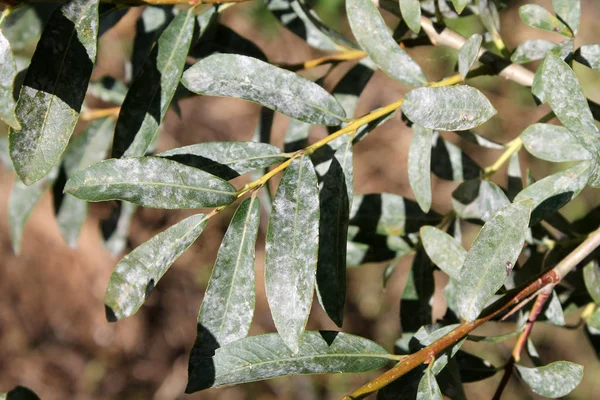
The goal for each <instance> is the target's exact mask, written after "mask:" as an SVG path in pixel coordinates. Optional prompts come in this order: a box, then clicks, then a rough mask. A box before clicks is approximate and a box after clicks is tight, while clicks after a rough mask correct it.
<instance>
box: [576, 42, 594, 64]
mask: <svg viewBox="0 0 600 400" xmlns="http://www.w3.org/2000/svg"><path fill="white" fill-rule="evenodd" d="M575 60H577V61H578V62H580V63H582V64H583V65H587V66H588V67H590V68H592V69H595V70H596V71H600V44H586V45H583V46H581V47H580V48H579V49H577V52H576V53H575Z"/></svg>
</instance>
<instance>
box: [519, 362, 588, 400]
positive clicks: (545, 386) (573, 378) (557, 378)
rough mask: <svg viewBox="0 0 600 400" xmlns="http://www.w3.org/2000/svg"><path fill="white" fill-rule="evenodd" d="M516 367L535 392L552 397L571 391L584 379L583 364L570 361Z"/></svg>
mask: <svg viewBox="0 0 600 400" xmlns="http://www.w3.org/2000/svg"><path fill="white" fill-rule="evenodd" d="M516 367H517V370H518V371H519V375H521V378H522V379H523V380H524V381H525V383H527V384H528V385H529V387H531V389H532V390H533V391H534V392H535V393H537V394H539V395H542V396H544V397H549V398H551V399H556V398H558V397H562V396H566V395H567V394H569V393H571V391H572V390H573V389H575V388H576V387H577V386H578V385H579V383H581V380H582V379H583V366H581V365H579V364H575V363H572V362H568V361H557V362H553V363H551V364H548V365H545V366H543V367H538V368H527V367H524V366H522V365H516Z"/></svg>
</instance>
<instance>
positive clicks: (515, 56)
mask: <svg viewBox="0 0 600 400" xmlns="http://www.w3.org/2000/svg"><path fill="white" fill-rule="evenodd" d="M556 47H558V44H557V43H554V42H551V41H549V40H543V39H532V40H526V41H525V42H523V43H521V44H519V45H518V46H517V48H516V49H515V51H514V52H513V53H512V54H511V56H510V61H512V62H514V63H516V64H523V63H527V62H530V61H535V60H541V59H542V58H544V57H546V54H547V53H548V52H549V51H550V50H553V49H555V48H556Z"/></svg>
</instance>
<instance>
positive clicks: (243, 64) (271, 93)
mask: <svg viewBox="0 0 600 400" xmlns="http://www.w3.org/2000/svg"><path fill="white" fill-rule="evenodd" d="M181 82H182V83H183V85H184V86H185V87H186V88H188V89H189V90H190V91H192V92H194V93H198V94H204V95H209V96H224V97H235V98H239V99H244V100H250V101H253V102H255V103H258V104H261V105H263V106H265V107H268V108H270V109H273V110H275V111H279V112H280V113H282V114H286V115H288V116H290V117H292V118H296V119H299V120H301V121H304V122H308V123H311V124H320V125H339V124H341V123H342V121H343V120H345V118H346V115H345V113H344V109H343V108H342V106H341V105H340V104H339V103H338V102H337V101H336V100H335V98H334V97H333V96H332V95H331V94H329V93H328V92H327V91H326V90H325V89H323V88H322V87H321V86H319V85H317V84H316V83H314V82H311V81H309V80H308V79H306V78H303V77H301V76H300V75H298V74H295V73H293V72H290V71H286V70H283V69H281V68H278V67H275V66H273V65H271V64H268V63H266V62H264V61H260V60H257V59H255V58H252V57H246V56H242V55H238V54H215V55H212V56H209V57H207V58H204V59H202V60H200V61H199V62H197V63H196V64H194V65H193V66H192V67H191V68H190V69H188V70H187V71H186V72H185V73H184V74H183V79H182V80H181Z"/></svg>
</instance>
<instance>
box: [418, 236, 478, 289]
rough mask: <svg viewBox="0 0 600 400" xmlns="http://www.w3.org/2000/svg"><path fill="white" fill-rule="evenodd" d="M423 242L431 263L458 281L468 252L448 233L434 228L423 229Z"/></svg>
mask: <svg viewBox="0 0 600 400" xmlns="http://www.w3.org/2000/svg"><path fill="white" fill-rule="evenodd" d="M421 241H422V242H423V247H425V251H426V252H427V255H428V256H429V258H431V261H433V263H434V264H435V265H437V266H438V267H439V268H440V269H441V270H442V271H444V272H445V273H447V274H448V275H449V276H450V277H452V278H454V279H458V278H459V276H460V269H461V267H462V266H463V264H464V262H465V257H466V256H467V251H466V250H465V249H464V248H463V247H462V245H461V244H460V243H459V242H458V241H457V240H456V239H454V238H453V237H452V236H450V235H448V234H447V233H446V232H444V231H441V230H439V229H437V228H436V227H433V226H424V227H422V228H421Z"/></svg>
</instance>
